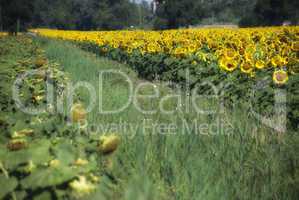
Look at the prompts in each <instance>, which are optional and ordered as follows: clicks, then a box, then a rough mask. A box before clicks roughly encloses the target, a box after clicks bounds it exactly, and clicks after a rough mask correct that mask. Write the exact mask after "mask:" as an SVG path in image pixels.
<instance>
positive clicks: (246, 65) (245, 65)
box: [240, 61, 253, 74]
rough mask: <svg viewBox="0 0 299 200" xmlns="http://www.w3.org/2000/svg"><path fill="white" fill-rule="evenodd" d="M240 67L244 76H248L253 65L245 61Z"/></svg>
mask: <svg viewBox="0 0 299 200" xmlns="http://www.w3.org/2000/svg"><path fill="white" fill-rule="evenodd" d="M240 67H241V71H242V72H244V73H246V74H250V73H251V72H252V70H253V64H252V63H250V62H246V61H244V62H242V63H241V66H240Z"/></svg>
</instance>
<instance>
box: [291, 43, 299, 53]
mask: <svg viewBox="0 0 299 200" xmlns="http://www.w3.org/2000/svg"><path fill="white" fill-rule="evenodd" d="M291 48H292V50H293V51H299V42H298V41H297V42H293V43H292V46H291Z"/></svg>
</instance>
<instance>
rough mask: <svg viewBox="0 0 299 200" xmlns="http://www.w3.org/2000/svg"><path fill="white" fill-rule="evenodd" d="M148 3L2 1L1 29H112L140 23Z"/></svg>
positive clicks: (118, 0) (119, 0)
mask: <svg viewBox="0 0 299 200" xmlns="http://www.w3.org/2000/svg"><path fill="white" fill-rule="evenodd" d="M149 15H150V8H149V5H148V4H146V3H141V4H136V3H134V2H133V1H130V0H0V26H1V27H0V28H2V29H3V30H8V31H9V30H11V31H14V30H16V29H21V30H22V29H25V28H27V27H47V28H57V29H77V30H97V29H102V30H113V29H123V28H128V27H130V26H140V25H141V23H143V22H144V21H145V20H146V18H147V17H149Z"/></svg>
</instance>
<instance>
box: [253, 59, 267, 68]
mask: <svg viewBox="0 0 299 200" xmlns="http://www.w3.org/2000/svg"><path fill="white" fill-rule="evenodd" d="M255 67H256V68H257V69H264V68H265V67H266V63H265V62H264V61H262V60H258V61H256V62H255Z"/></svg>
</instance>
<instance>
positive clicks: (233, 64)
mask: <svg viewBox="0 0 299 200" xmlns="http://www.w3.org/2000/svg"><path fill="white" fill-rule="evenodd" d="M219 65H220V68H222V69H224V70H225V71H228V72H232V71H234V70H235V69H236V68H237V67H238V62H237V61H235V60H229V59H226V58H222V59H220V61H219Z"/></svg>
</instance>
